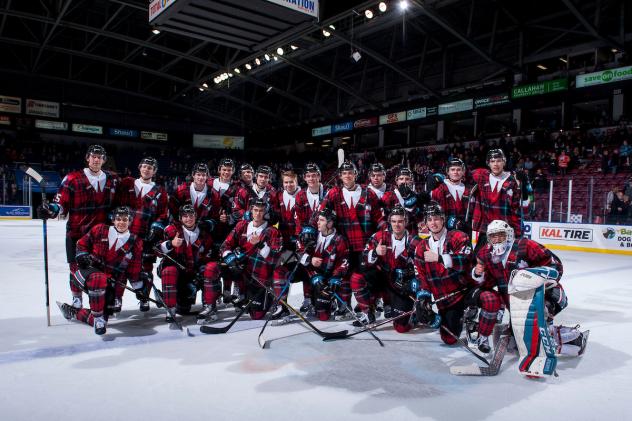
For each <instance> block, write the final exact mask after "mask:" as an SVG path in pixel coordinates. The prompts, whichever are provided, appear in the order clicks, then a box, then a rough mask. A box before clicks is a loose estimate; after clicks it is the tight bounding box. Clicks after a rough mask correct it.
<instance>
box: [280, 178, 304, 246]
mask: <svg viewBox="0 0 632 421" xmlns="http://www.w3.org/2000/svg"><path fill="white" fill-rule="evenodd" d="M281 181H282V182H283V190H282V191H280V192H279V193H278V194H277V199H276V203H278V210H277V212H278V214H279V231H280V232H281V235H282V236H283V249H285V250H289V251H293V250H296V240H297V237H296V219H297V217H296V196H297V195H298V193H300V191H301V188H300V187H299V185H298V176H297V175H296V173H295V172H294V171H293V170H286V171H283V172H282V173H281Z"/></svg>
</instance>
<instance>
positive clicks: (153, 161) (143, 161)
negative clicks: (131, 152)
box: [138, 156, 158, 172]
mask: <svg viewBox="0 0 632 421" xmlns="http://www.w3.org/2000/svg"><path fill="white" fill-rule="evenodd" d="M143 164H147V165H151V166H152V167H154V171H156V172H157V171H158V161H156V158H152V157H151V156H146V157H145V158H143V159H141V160H140V163H139V164H138V168H140V166H141V165H143Z"/></svg>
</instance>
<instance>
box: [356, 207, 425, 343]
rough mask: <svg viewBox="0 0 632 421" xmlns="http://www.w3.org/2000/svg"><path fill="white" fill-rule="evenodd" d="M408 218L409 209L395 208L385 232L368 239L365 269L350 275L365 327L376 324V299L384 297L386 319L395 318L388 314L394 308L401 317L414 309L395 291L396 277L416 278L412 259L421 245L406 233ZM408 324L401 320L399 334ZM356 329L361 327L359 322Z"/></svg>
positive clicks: (408, 301)
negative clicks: (418, 245)
mask: <svg viewBox="0 0 632 421" xmlns="http://www.w3.org/2000/svg"><path fill="white" fill-rule="evenodd" d="M407 219H408V215H407V211H406V209H404V208H403V207H401V206H395V207H394V208H393V210H392V211H391V213H390V215H389V216H388V223H389V228H388V229H382V230H379V231H378V232H376V233H375V234H373V235H372V236H371V238H369V241H368V242H367V244H366V247H365V249H364V252H363V256H362V260H363V261H362V263H363V264H362V265H361V266H360V267H359V268H357V269H355V270H354V272H353V274H352V275H351V288H352V290H353V293H354V295H355V297H356V300H357V301H358V305H359V307H360V310H361V313H360V315H359V320H360V322H362V324H365V325H366V324H371V323H374V322H375V310H376V305H375V302H376V299H377V298H378V297H382V298H383V300H384V302H385V303H386V305H385V307H384V309H385V311H384V317H386V318H388V317H392V316H393V314H391V312H390V311H389V310H388V308H390V307H391V305H392V306H393V307H394V312H395V314H394V315H397V314H402V313H404V312H406V311H409V310H411V309H412V307H413V302H412V300H411V299H410V298H409V297H408V296H406V295H403V296H402V294H401V290H400V289H399V288H397V291H396V290H395V287H394V284H395V281H396V277H404V278H412V276H406V275H407V274H408V275H410V274H413V273H414V271H413V269H412V265H413V256H414V251H415V245H416V243H417V242H418V241H419V240H418V239H415V237H414V236H412V235H411V234H409V232H408V231H407V230H406V226H407V223H408V221H407ZM408 322H409V320H408V319H406V320H401V319H398V320H396V321H395V329H396V330H397V331H398V332H405V331H407V330H409V327H408V325H409V324H408ZM354 325H356V326H360V324H359V323H358V321H357V320H356V321H355V322H354Z"/></svg>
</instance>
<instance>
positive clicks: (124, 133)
mask: <svg viewBox="0 0 632 421" xmlns="http://www.w3.org/2000/svg"><path fill="white" fill-rule="evenodd" d="M108 133H109V134H110V136H117V137H138V130H132V129H116V128H114V127H111V128H110V129H109V130H108Z"/></svg>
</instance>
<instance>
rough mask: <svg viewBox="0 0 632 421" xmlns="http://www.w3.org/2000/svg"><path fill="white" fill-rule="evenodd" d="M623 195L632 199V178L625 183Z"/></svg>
mask: <svg viewBox="0 0 632 421" xmlns="http://www.w3.org/2000/svg"><path fill="white" fill-rule="evenodd" d="M624 189H625V190H624V192H623V194H624V195H626V196H628V197H632V177H630V178H628V181H627V182H626V183H625V187H624Z"/></svg>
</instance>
